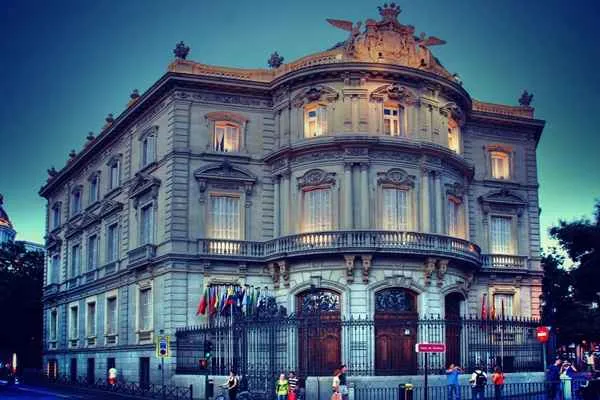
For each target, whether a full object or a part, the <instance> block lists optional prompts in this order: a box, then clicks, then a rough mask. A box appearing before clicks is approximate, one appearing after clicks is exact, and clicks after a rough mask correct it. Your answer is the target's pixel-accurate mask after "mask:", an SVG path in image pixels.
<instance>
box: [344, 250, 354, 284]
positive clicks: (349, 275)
mask: <svg viewBox="0 0 600 400" xmlns="http://www.w3.org/2000/svg"><path fill="white" fill-rule="evenodd" d="M355 258H356V256H355V255H351V254H345V255H344V261H345V265H346V282H347V283H349V284H350V283H353V282H354V259H355Z"/></svg>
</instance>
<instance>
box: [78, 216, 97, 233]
mask: <svg viewBox="0 0 600 400" xmlns="http://www.w3.org/2000/svg"><path fill="white" fill-rule="evenodd" d="M99 221H100V217H98V216H97V215H95V214H92V213H91V212H86V213H84V214H83V217H82V218H81V222H80V224H79V227H80V228H81V229H84V228H86V227H88V226H90V225H92V224H95V223H97V222H99Z"/></svg>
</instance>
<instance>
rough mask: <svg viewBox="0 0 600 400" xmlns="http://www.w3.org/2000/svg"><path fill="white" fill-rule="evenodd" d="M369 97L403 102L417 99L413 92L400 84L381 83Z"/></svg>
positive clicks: (409, 102)
mask: <svg viewBox="0 0 600 400" xmlns="http://www.w3.org/2000/svg"><path fill="white" fill-rule="evenodd" d="M371 99H372V100H376V101H389V100H392V101H397V102H401V103H405V104H411V103H414V102H416V101H417V96H416V95H415V93H414V92H413V91H412V90H410V89H409V88H407V87H406V86H401V85H396V84H393V85H383V86H379V87H378V88H377V89H375V90H374V91H373V92H372V93H371Z"/></svg>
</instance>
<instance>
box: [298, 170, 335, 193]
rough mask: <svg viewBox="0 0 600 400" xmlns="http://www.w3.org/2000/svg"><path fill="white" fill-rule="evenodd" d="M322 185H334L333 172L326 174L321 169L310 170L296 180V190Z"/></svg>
mask: <svg viewBox="0 0 600 400" xmlns="http://www.w3.org/2000/svg"><path fill="white" fill-rule="evenodd" d="M322 185H331V186H333V185H335V172H326V171H323V170H322V169H311V170H310V171H307V172H306V173H305V174H304V175H302V176H301V177H299V178H298V188H299V189H302V188H304V187H310V186H322Z"/></svg>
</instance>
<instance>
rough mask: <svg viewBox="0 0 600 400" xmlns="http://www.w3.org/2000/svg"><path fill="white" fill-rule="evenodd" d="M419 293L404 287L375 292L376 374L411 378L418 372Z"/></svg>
mask: <svg viewBox="0 0 600 400" xmlns="http://www.w3.org/2000/svg"><path fill="white" fill-rule="evenodd" d="M416 310H417V309H416V294H415V293H413V292H411V291H409V290H406V289H401V288H391V289H384V290H381V291H379V292H377V293H375V372H376V374H377V375H412V374H415V373H416V372H417V357H416V353H415V344H416V343H417V319H418V313H417V311H416Z"/></svg>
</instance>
